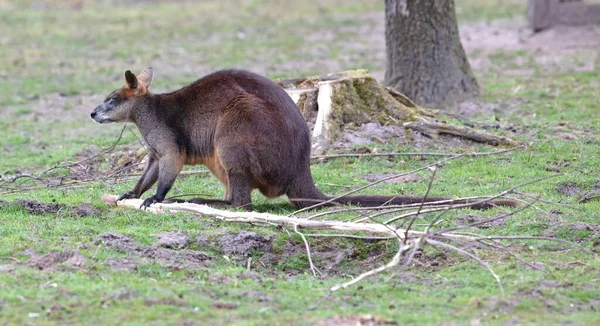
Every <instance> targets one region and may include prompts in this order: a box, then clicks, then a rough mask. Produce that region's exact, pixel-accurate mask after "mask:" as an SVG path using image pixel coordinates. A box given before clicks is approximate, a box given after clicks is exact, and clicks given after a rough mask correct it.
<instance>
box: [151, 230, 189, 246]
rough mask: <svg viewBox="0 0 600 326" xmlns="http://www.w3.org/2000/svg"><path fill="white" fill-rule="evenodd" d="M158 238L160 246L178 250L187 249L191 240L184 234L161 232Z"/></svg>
mask: <svg viewBox="0 0 600 326" xmlns="http://www.w3.org/2000/svg"><path fill="white" fill-rule="evenodd" d="M157 238H158V245H159V246H161V247H165V248H170V249H176V250H180V249H183V248H185V247H186V246H187V244H188V242H189V240H190V239H189V237H188V236H187V234H185V233H183V232H161V233H159V234H158V235H157Z"/></svg>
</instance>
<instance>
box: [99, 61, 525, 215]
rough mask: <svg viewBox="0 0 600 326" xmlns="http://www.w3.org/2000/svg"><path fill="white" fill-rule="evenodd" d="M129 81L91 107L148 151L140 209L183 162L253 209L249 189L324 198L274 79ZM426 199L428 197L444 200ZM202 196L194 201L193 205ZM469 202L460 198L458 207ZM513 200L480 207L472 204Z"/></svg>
mask: <svg viewBox="0 0 600 326" xmlns="http://www.w3.org/2000/svg"><path fill="white" fill-rule="evenodd" d="M125 77H126V86H125V87H123V88H121V89H120V90H117V91H115V92H113V93H112V94H111V95H109V96H108V97H107V99H106V100H105V101H104V103H102V104H101V105H99V106H98V107H97V108H96V109H94V111H92V114H91V116H92V118H93V119H94V120H96V121H97V122H100V123H103V122H117V121H130V122H133V123H135V124H136V125H137V127H138V128H139V130H140V132H141V134H142V136H143V137H144V140H145V141H146V143H147V145H148V148H149V158H148V163H147V166H146V168H145V170H144V172H143V174H142V177H141V178H140V180H139V181H138V183H137V184H136V186H135V187H134V188H133V190H131V191H129V192H127V193H125V194H123V195H121V197H120V198H119V199H123V198H139V197H140V196H141V195H142V194H143V193H144V192H145V191H146V190H148V189H149V188H150V187H152V185H154V183H156V181H157V180H158V187H157V191H156V194H154V195H153V196H151V197H150V198H148V199H146V200H145V201H144V203H143V204H142V206H149V205H151V204H152V203H156V202H161V201H162V200H164V198H165V196H166V194H167V192H168V191H169V190H170V189H171V187H172V185H173V183H174V181H175V179H176V177H177V175H178V174H179V172H180V171H181V168H182V167H183V165H186V164H187V165H195V164H204V165H206V166H207V167H208V169H209V170H210V171H211V172H212V173H213V174H214V175H215V176H216V177H217V179H219V180H220V181H221V182H222V183H223V184H224V185H225V187H226V189H227V193H226V196H225V200H223V201H219V200H206V201H204V202H206V203H208V204H227V205H231V206H233V207H244V208H245V209H247V210H251V209H252V203H251V198H250V193H251V192H252V190H253V189H258V190H259V191H260V192H261V193H262V194H263V195H265V196H266V197H268V198H273V197H278V196H281V195H287V196H288V198H289V199H290V201H291V203H292V204H293V205H294V206H295V207H298V208H303V207H309V206H312V205H314V204H316V203H318V202H322V201H326V200H328V199H330V197H327V196H325V195H324V194H323V193H322V192H321V191H320V190H319V189H317V187H316V186H315V184H314V182H313V179H312V175H311V172H310V149H311V147H310V130H309V128H308V126H307V124H306V122H305V121H304V118H303V117H302V115H301V114H300V111H299V110H298V108H297V107H296V105H295V104H294V102H293V101H292V100H291V99H290V97H289V96H288V95H287V94H286V93H285V91H284V90H283V89H282V88H281V87H279V86H278V85H277V84H275V83H274V82H272V81H271V80H269V79H267V78H265V77H262V76H259V75H257V74H254V73H250V72H247V71H243V70H223V71H218V72H215V73H213V74H210V75H208V76H206V77H204V78H202V79H199V80H198V81H196V82H194V83H192V84H191V85H189V86H187V87H184V88H182V89H180V90H178V91H175V92H172V93H168V94H152V93H150V92H148V90H147V89H148V87H150V84H151V82H152V77H153V71H152V69H151V68H148V69H146V70H144V72H142V73H141V74H140V75H138V76H137V77H136V76H135V75H133V74H132V73H131V72H129V71H127V72H126V73H125ZM445 199H446V198H441V197H428V198H427V200H426V201H428V202H431V201H439V200H445ZM198 201H201V202H202V200H196V202H198ZM421 201H422V198H420V197H411V196H347V197H344V198H341V199H338V200H336V201H335V202H334V203H332V204H353V205H361V206H369V207H374V206H381V205H383V204H386V203H387V204H391V205H403V204H411V203H420V202H421ZM464 203H466V202H460V201H456V202H455V204H464ZM496 205H508V206H515V205H517V203H516V202H512V201H497V202H494V203H484V204H476V205H473V206H472V207H474V208H489V207H492V206H496Z"/></svg>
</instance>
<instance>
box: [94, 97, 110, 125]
mask: <svg viewBox="0 0 600 326" xmlns="http://www.w3.org/2000/svg"><path fill="white" fill-rule="evenodd" d="M110 109H111V108H110V107H107V105H106V101H104V102H103V103H102V104H100V105H98V106H97V107H96V108H95V109H93V110H92V113H90V117H91V118H92V119H94V121H96V122H97V123H106V122H112V121H114V120H113V119H111V118H110V115H109V114H108V113H109V111H110Z"/></svg>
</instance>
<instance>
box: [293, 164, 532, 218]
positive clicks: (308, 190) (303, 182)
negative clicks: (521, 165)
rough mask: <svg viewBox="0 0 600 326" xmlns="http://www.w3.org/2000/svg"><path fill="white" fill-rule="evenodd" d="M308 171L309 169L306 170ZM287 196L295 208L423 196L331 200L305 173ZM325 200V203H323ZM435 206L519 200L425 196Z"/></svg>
mask: <svg viewBox="0 0 600 326" xmlns="http://www.w3.org/2000/svg"><path fill="white" fill-rule="evenodd" d="M308 171H310V170H308ZM287 196H288V198H289V200H290V202H291V203H292V205H294V206H295V207H296V208H306V207H311V206H314V205H317V204H320V203H323V204H321V205H318V206H317V207H315V208H319V207H329V206H337V205H355V206H362V207H380V206H389V205H411V204H413V205H418V204H420V203H422V202H423V197H417V196H368V195H365V196H344V197H341V198H337V199H335V200H332V199H333V198H335V197H328V196H326V195H324V194H323V193H322V192H321V190H319V189H318V188H317V186H315V184H314V182H313V179H312V176H311V175H310V172H309V173H305V174H303V175H302V176H300V177H298V178H297V179H296V181H295V182H294V183H293V184H292V186H291V187H290V188H289V189H288V191H287ZM324 202H327V203H324ZM434 202H439V203H436V204H432V205H435V206H441V205H455V206H456V205H469V206H468V207H470V208H473V209H489V208H492V207H497V206H509V207H518V206H521V205H522V204H521V202H518V201H516V200H491V201H485V200H484V199H451V198H446V197H427V198H426V199H425V203H426V204H428V203H434Z"/></svg>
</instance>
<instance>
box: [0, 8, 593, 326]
mask: <svg viewBox="0 0 600 326" xmlns="http://www.w3.org/2000/svg"><path fill="white" fill-rule="evenodd" d="M284 4H285V5H284ZM40 6H42V7H40ZM44 6H45V7H44ZM231 8H232V7H231V4H230V3H229V2H227V4H225V2H219V1H201V2H185V3H183V4H181V3H178V2H173V3H159V2H139V3H138V2H136V4H134V5H132V4H130V3H128V2H127V1H124V0H123V1H117V0H114V1H108V0H107V1H85V0H83V1H61V2H52V1H46V2H43V3H42V4H40V2H34V1H19V2H9V1H2V0H0V30H2V31H3V33H2V35H0V57H2V58H3V60H0V107H1V108H0V133H1V134H2V137H0V156H1V158H0V174H5V175H12V174H15V173H18V172H33V173H35V172H40V171H43V170H45V169H47V168H49V167H51V166H54V165H55V164H56V163H57V162H62V161H65V160H73V157H74V155H75V154H76V153H78V152H79V151H82V150H86V149H87V150H89V149H90V148H92V149H94V148H95V149H96V150H97V149H98V148H102V147H106V146H109V145H110V144H111V143H112V142H114V140H115V139H116V136H117V135H118V133H119V131H120V130H121V128H122V126H119V125H102V126H100V125H96V124H93V123H92V122H91V120H89V118H88V116H89V112H90V111H91V109H92V108H93V107H94V105H96V104H97V103H99V102H100V101H101V100H102V98H103V96H105V95H107V94H108V93H109V92H110V91H112V90H113V89H115V88H117V87H120V85H121V84H122V83H123V81H122V75H121V72H122V71H124V70H125V69H132V70H134V71H135V70H141V69H143V68H144V67H145V66H148V65H153V66H154V67H155V68H156V71H157V74H156V78H155V82H154V84H153V87H155V88H156V89H157V90H158V91H167V90H174V89H176V88H178V87H180V86H183V85H185V84H187V83H189V82H190V81H192V80H193V79H195V78H197V77H198V76H199V75H202V74H204V73H207V72H209V71H212V70H216V69H218V68H222V67H229V66H237V67H241V68H249V69H253V70H256V71H258V72H261V73H263V74H266V75H268V76H270V77H297V76H302V75H315V74H322V73H328V72H331V71H336V70H343V69H349V68H356V67H367V68H369V69H371V70H372V71H374V72H377V70H380V71H381V70H382V69H383V67H384V66H385V62H384V60H385V55H383V54H382V53H381V51H382V39H383V35H382V34H380V33H382V27H381V26H382V23H381V20H382V19H383V3H381V2H377V1H366V0H365V1H341V0H326V1H320V2H318V4H316V3H314V2H303V1H293V2H283V1H277V0H265V1H247V0H239V1H237V2H236V5H235V7H233V8H235V9H231ZM457 8H458V17H459V20H460V21H461V23H470V22H472V21H490V20H495V19H503V18H508V17H513V16H519V15H521V16H522V15H523V13H524V9H525V8H524V4H523V3H522V2H521V1H474V0H473V1H471V0H460V1H457ZM323 31H326V32H323ZM357 35H358V36H357ZM306 37H308V38H309V39H310V40H311V41H310V42H309V43H308V44H307V43H306V42H304V41H303V40H304V39H306ZM357 38H360V39H364V42H363V41H360V42H359V41H357ZM357 43H359V45H360V46H357V45H356V44H357ZM470 55H472V56H473V57H485V58H487V59H488V60H489V61H490V63H491V64H490V66H489V67H488V69H481V70H476V71H475V73H476V75H477V78H478V81H479V83H480V85H481V86H482V90H483V94H482V97H481V98H480V99H479V101H481V102H483V103H493V104H495V105H496V106H497V108H496V109H494V110H493V113H491V114H487V113H481V114H479V115H476V116H475V118H474V119H476V120H477V121H481V122H483V123H489V124H493V123H496V119H499V120H500V123H501V124H502V125H509V124H512V125H514V126H515V128H516V129H517V130H518V132H517V134H516V135H517V137H518V138H519V139H521V140H522V141H526V142H528V143H529V147H528V148H527V149H525V150H522V151H517V152H513V153H511V154H504V155H501V156H493V157H478V158H462V159H459V160H456V161H452V162H450V163H448V164H446V165H445V166H444V167H443V169H441V170H440V171H439V172H438V174H437V177H436V180H435V183H434V188H433V190H432V192H434V193H435V194H436V195H450V196H456V197H459V196H460V197H462V196H473V195H481V194H493V193H496V192H499V191H502V190H504V189H507V188H510V187H513V186H516V185H519V184H521V183H524V182H527V181H531V180H535V179H538V178H542V177H546V176H552V175H557V171H560V173H561V175H560V176H557V177H556V178H553V179H548V180H545V181H543V182H540V183H536V184H532V185H528V186H526V187H524V188H523V189H522V190H523V191H524V192H527V193H531V194H535V195H539V196H541V197H542V198H544V199H547V200H551V201H554V202H559V203H563V204H569V205H573V206H575V207H576V209H571V208H566V207H553V206H550V205H545V204H540V206H542V208H544V210H546V211H548V212H551V214H550V215H548V216H546V215H542V214H539V213H538V212H536V211H535V210H528V211H526V212H523V213H521V214H518V215H516V216H514V217H513V218H511V219H509V220H507V221H506V224H505V225H501V226H495V227H491V228H488V229H483V230H481V231H480V232H481V233H482V234H503V235H522V236H538V235H542V234H547V232H552V233H554V234H555V235H556V236H557V237H558V238H560V239H565V240H570V241H574V242H577V243H578V244H580V245H582V246H584V247H587V248H591V249H592V250H597V248H596V247H594V246H595V245H594V242H595V241H597V239H598V235H597V234H595V233H594V232H597V231H592V230H588V229H578V228H574V227H572V224H573V223H575V222H585V223H589V224H591V225H597V224H598V223H597V220H598V216H599V215H598V214H599V213H598V212H600V201H599V200H597V199H596V200H591V201H589V202H586V203H581V204H580V203H578V202H577V198H576V196H568V195H565V194H564V193H561V192H559V191H558V190H557V186H559V185H560V184H562V183H566V182H573V183H575V184H576V185H577V186H578V187H580V189H581V191H582V192H583V191H591V190H593V189H594V187H595V185H597V183H598V182H599V181H600V180H598V175H599V172H600V160H598V159H597V158H598V157H600V146H599V143H598V140H597V139H598V135H599V134H600V117H599V116H598V114H597V112H598V109H599V108H598V102H597V98H598V97H599V96H600V94H599V92H600V88H599V87H598V83H599V81H598V78H597V76H598V73H599V72H600V68H598V67H600V62H598V59H593V60H595V62H594V67H595V68H593V69H592V70H591V71H581V69H575V68H578V67H581V64H582V63H588V61H589V60H588V61H586V58H588V57H589V52H585V51H579V52H577V51H573V52H570V53H567V54H564V55H563V56H562V57H561V58H560V60H559V61H558V63H557V64H556V65H548V64H547V63H544V62H540V61H539V60H537V58H538V55H539V53H538V52H536V51H532V50H531V51H530V50H523V49H518V50H512V49H502V50H494V51H491V53H489V52H486V51H474V52H473V53H470ZM592 58H595V57H592ZM520 70H526V71H528V72H530V73H527V74H515V73H514V72H515V71H517V72H518V71H520ZM453 122H457V121H453ZM504 132H507V133H510V132H508V131H504ZM566 134H569V135H572V136H574V138H573V137H570V136H569V137H567V136H566ZM134 142H136V138H135V136H134V135H133V133H132V132H126V133H125V134H124V139H123V143H134ZM90 146H91V147H90ZM371 147H374V148H379V149H380V150H388V151H417V150H418V149H415V148H410V147H406V146H405V145H402V144H399V143H398V144H394V143H389V144H373V145H371ZM473 150H482V151H485V150H492V149H491V148H489V147H485V146H481V147H480V148H473ZM431 162H433V160H432V159H424V160H422V159H417V158H410V157H398V158H394V159H388V158H363V159H360V160H358V159H352V158H349V159H336V160H331V161H327V162H324V163H321V164H316V165H314V166H313V174H314V176H315V180H316V182H317V184H318V186H319V187H320V188H321V189H322V190H323V191H324V192H326V193H328V194H341V193H343V192H344V191H345V188H342V187H339V186H336V185H345V186H359V185H364V184H366V183H367V181H365V180H364V179H363V178H362V176H363V175H364V174H367V173H389V174H391V173H398V171H409V170H411V169H414V168H417V167H421V166H422V165H423V164H426V163H431ZM419 175H420V176H421V177H422V180H423V181H421V182H416V183H410V184H383V185H380V186H378V187H376V188H372V189H369V190H368V191H366V192H365V193H371V194H422V193H424V192H425V190H426V187H427V182H426V180H428V176H429V175H428V173H425V172H423V173H419ZM132 185H133V183H132V182H128V183H118V184H110V183H93V184H89V185H85V187H83V188H79V189H64V190H63V189H60V190H53V189H43V190H37V191H32V192H29V193H27V194H15V195H9V196H3V197H2V198H1V199H3V200H10V201H12V200H14V199H16V198H23V197H28V198H32V199H35V200H37V201H40V202H46V203H52V202H55V203H60V204H64V205H80V204H82V203H92V205H93V206H94V207H95V208H96V209H97V212H96V213H95V214H92V215H89V216H76V215H74V214H72V213H69V211H68V210H61V211H59V212H58V213H56V214H46V215H32V214H30V213H28V211H26V210H24V209H23V208H21V207H19V206H18V205H7V206H6V205H4V206H1V207H0V225H1V226H2V227H0V323H2V324H26V323H34V324H45V325H49V324H67V323H73V324H148V323H156V324H184V323H189V324H191V323H192V322H196V323H199V324H237V325H254V324H257V325H272V324H298V325H309V324H314V323H317V322H319V321H321V320H323V319H325V318H328V317H335V316H356V315H361V314H372V315H376V316H380V317H381V318H384V319H386V320H388V319H389V320H393V321H396V322H398V323H401V324H409V323H413V324H433V323H435V324H441V323H456V324H473V323H482V324H492V325H495V324H505V323H507V322H515V321H518V322H520V323H523V324H540V325H547V324H560V323H573V324H581V325H590V324H597V323H599V322H600V317H598V314H597V312H596V310H597V309H598V307H599V305H600V301H599V300H598V297H597V293H599V292H600V285H599V284H600V283H599V282H598V279H600V260H598V257H597V255H589V254H585V253H582V252H580V251H577V250H572V249H565V247H563V246H559V245H557V244H554V243H547V242H539V241H518V242H516V244H515V246H514V250H515V251H518V253H519V254H520V255H522V256H523V257H525V258H527V259H528V260H529V261H533V262H536V263H537V264H539V265H541V266H543V269H544V271H543V272H538V271H532V270H530V269H528V268H527V267H525V266H524V265H522V264H520V263H518V262H517V261H516V260H514V259H513V258H512V257H510V256H507V255H504V254H499V253H493V252H486V251H480V252H479V254H480V255H482V257H483V258H484V259H485V260H486V261H488V262H489V263H490V264H491V265H492V266H493V267H494V269H495V270H496V271H497V273H498V274H499V275H500V276H501V278H502V280H503V282H504V285H505V289H506V293H507V294H506V296H505V297H502V296H501V295H500V293H499V290H498V288H497V286H496V285H495V282H494V280H493V279H492V278H491V276H490V275H489V274H488V273H487V272H486V271H485V270H483V269H482V268H480V267H479V266H478V265H477V264H476V263H474V262H472V261H469V260H467V259H465V258H463V257H460V256H458V255H456V254H452V253H448V252H437V251H435V250H433V249H430V248H429V249H427V250H425V252H424V253H423V254H422V257H420V258H419V261H421V262H423V263H424V264H425V265H424V266H420V265H415V266H411V267H410V268H408V269H407V270H406V271H405V272H403V273H398V272H395V271H392V272H390V273H387V274H384V275H380V276H377V277H375V278H371V279H369V280H367V281H366V282H363V283H361V284H360V286H357V287H353V288H350V289H348V290H346V291H341V292H337V293H334V294H329V295H328V294H327V291H326V289H327V288H328V287H329V286H332V285H334V284H337V283H339V282H342V281H344V280H347V276H346V275H343V273H342V272H340V271H345V272H348V273H356V272H358V271H360V270H365V269H366V268H368V267H369V266H371V265H369V264H368V262H366V261H365V259H366V258H368V257H370V256H373V255H375V254H382V255H383V256H382V259H385V258H386V257H388V258H389V257H391V255H393V249H394V248H393V247H394V245H393V244H382V243H370V242H365V241H358V240H356V241H354V240H353V241H342V240H340V241H337V240H336V241H334V242H333V244H330V243H329V242H327V241H322V240H321V239H311V240H310V241H311V244H312V246H313V248H314V249H315V250H320V249H321V250H324V248H326V247H327V246H333V247H334V248H338V249H340V250H342V249H347V248H352V250H354V255H353V256H352V259H345V260H343V261H342V262H341V263H340V265H339V267H337V268H338V270H337V271H338V272H335V273H332V275H330V276H329V277H328V278H326V279H324V280H319V279H315V278H313V277H312V276H311V275H310V270H309V268H308V265H307V261H306V256H305V255H304V254H303V252H302V253H300V254H298V255H296V256H290V257H287V258H286V259H282V260H280V261H278V262H277V263H275V264H273V265H272V266H262V265H260V263H257V262H256V261H258V260H259V259H260V257H261V253H260V252H255V253H253V259H254V261H255V263H254V264H253V270H254V271H257V272H258V273H259V274H258V275H259V277H249V278H248V277H244V276H243V275H244V271H245V270H246V268H245V264H246V259H245V258H243V257H242V258H240V257H235V256H231V257H230V256H229V255H226V254H225V253H223V252H222V251H221V250H220V246H219V241H220V240H219V239H220V238H219V236H220V235H223V234H231V233H236V232H238V231H239V230H246V229H247V230H252V231H255V232H258V233H260V234H263V235H266V236H272V237H274V239H275V240H274V241H273V245H274V249H273V251H274V254H276V255H279V254H282V253H284V252H285V251H286V248H287V247H286V246H290V243H291V244H292V245H296V246H301V242H300V240H299V239H298V238H297V237H294V236H289V235H288V234H287V233H286V232H284V231H281V230H278V229H275V228H273V229H265V228H259V227H256V226H246V225H227V224H223V223H219V222H216V221H212V220H210V219H207V218H199V217H194V216H192V215H190V214H178V215H175V216H162V215H152V214H148V213H145V212H142V211H132V210H127V209H122V208H113V207H106V206H104V205H103V204H101V203H99V200H98V198H99V197H100V196H101V195H102V194H105V193H114V194H119V193H122V192H124V191H127V190H129V189H130V188H131V187H132ZM199 191H200V192H202V193H205V194H209V195H211V196H214V197H221V196H222V195H223V189H222V187H221V186H220V185H219V184H218V182H217V181H216V180H215V179H214V178H212V177H207V176H206V175H193V176H188V177H185V178H180V179H179V180H178V181H177V183H176V187H175V188H174V189H173V190H172V193H171V195H176V194H179V193H196V192H199ZM254 201H255V203H256V204H255V207H256V209H257V210H259V211H267V212H272V213H278V214H286V213H289V212H291V210H292V209H291V208H290V207H289V206H288V205H287V204H286V203H285V201H284V200H283V199H277V200H272V201H267V200H266V199H265V198H264V197H262V196H260V195H258V194H255V196H254ZM467 213H468V214H473V215H478V216H492V215H494V214H496V213H498V210H491V211H485V212H478V211H469V210H466V211H461V212H454V213H451V214H448V215H447V216H446V220H445V221H444V224H443V225H445V226H450V225H455V224H456V221H455V218H461V217H464V216H465V215H466V214H467ZM173 230H180V231H184V232H186V233H187V234H188V235H189V236H190V238H191V239H196V237H197V236H199V235H204V236H206V237H208V239H209V244H208V245H202V244H201V243H199V242H196V241H195V240H193V241H192V242H191V244H190V248H191V249H192V250H197V251H201V252H205V253H207V254H208V255H210V256H211V257H212V258H213V263H212V264H210V265H208V266H206V267H202V268H199V269H188V268H185V266H183V267H182V268H174V267H173V266H169V265H164V264H161V263H160V262H159V261H157V260H156V259H142V260H140V261H136V262H135V263H136V264H137V269H135V270H125V271H118V270H114V269H112V268H111V267H110V266H109V265H110V262H113V261H119V260H123V259H128V258H129V259H132V260H135V257H133V258H132V257H131V256H129V255H127V254H126V253H124V252H122V251H119V250H117V249H114V248H109V247H107V246H105V245H103V244H99V243H97V242H96V239H98V237H99V236H100V235H102V234H104V233H106V232H115V233H120V234H123V235H126V236H128V237H131V238H132V239H133V240H134V242H135V243H136V244H137V245H139V246H152V245H154V244H155V242H156V235H157V234H158V233H160V232H163V231H173ZM596 246H597V245H596ZM67 249H70V250H76V251H77V252H79V253H80V254H81V255H82V256H83V257H85V264H84V268H74V267H72V266H70V265H68V264H59V265H58V266H57V267H56V269H55V270H53V271H40V270H36V269H34V268H31V267H29V266H27V265H26V264H24V263H23V264H15V263H14V259H17V260H19V261H21V262H26V261H28V260H30V259H31V256H37V255H41V254H46V253H49V252H53V251H61V252H62V251H64V250H67ZM323 264H324V262H318V265H319V266H323Z"/></svg>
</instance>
